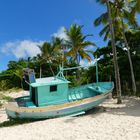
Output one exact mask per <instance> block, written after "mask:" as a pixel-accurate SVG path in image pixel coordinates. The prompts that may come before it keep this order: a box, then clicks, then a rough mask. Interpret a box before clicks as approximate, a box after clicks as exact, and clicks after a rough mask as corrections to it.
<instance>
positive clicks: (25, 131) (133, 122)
mask: <svg viewBox="0 0 140 140" xmlns="http://www.w3.org/2000/svg"><path fill="white" fill-rule="evenodd" d="M4 121H8V120H7V117H6V114H5V112H4V111H3V109H1V110H0V125H1V124H2V123H3V122H4ZM0 139H1V140H87V139H90V140H140V98H135V97H125V98H124V99H123V104H121V105H117V104H116V100H114V99H109V100H106V102H104V103H103V104H102V105H100V107H97V108H96V109H93V110H91V111H89V112H88V113H87V114H86V115H83V116H79V117H62V118H55V119H48V120H43V121H36V122H30V123H26V124H20V125H16V126H10V127H0Z"/></svg>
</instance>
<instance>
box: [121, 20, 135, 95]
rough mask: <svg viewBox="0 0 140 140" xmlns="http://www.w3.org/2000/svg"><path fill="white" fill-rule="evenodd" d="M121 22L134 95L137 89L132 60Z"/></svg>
mask: <svg viewBox="0 0 140 140" xmlns="http://www.w3.org/2000/svg"><path fill="white" fill-rule="evenodd" d="M121 22H122V34H123V39H124V42H125V46H126V48H127V55H128V59H129V64H130V70H131V78H132V89H133V93H134V94H136V91H137V88H136V81H135V76H134V70H133V64H132V59H131V55H130V51H129V45H128V42H127V39H126V36H125V30H124V29H125V27H124V22H123V19H122V18H121Z"/></svg>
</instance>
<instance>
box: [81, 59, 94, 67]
mask: <svg viewBox="0 0 140 140" xmlns="http://www.w3.org/2000/svg"><path fill="white" fill-rule="evenodd" d="M94 64H95V60H92V61H90V62H89V61H87V60H81V61H80V65H81V66H83V67H90V66H93V65H94Z"/></svg>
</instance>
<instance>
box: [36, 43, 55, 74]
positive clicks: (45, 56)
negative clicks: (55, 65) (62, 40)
mask: <svg viewBox="0 0 140 140" xmlns="http://www.w3.org/2000/svg"><path fill="white" fill-rule="evenodd" d="M39 48H40V50H41V55H40V61H41V62H43V61H46V62H47V63H48V64H49V67H50V71H51V72H52V74H53V76H54V71H53V69H52V66H51V64H52V61H53V58H54V47H53V46H52V45H51V43H49V42H44V43H43V45H42V46H39ZM44 63H45V62H44ZM40 68H41V67H40Z"/></svg>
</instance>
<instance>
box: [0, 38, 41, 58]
mask: <svg viewBox="0 0 140 140" xmlns="http://www.w3.org/2000/svg"><path fill="white" fill-rule="evenodd" d="M42 43H43V41H39V42H34V41H32V40H22V41H15V42H7V43H5V44H3V45H2V48H1V50H0V51H1V52H2V53H4V54H6V55H11V54H12V55H14V56H15V57H16V58H25V57H33V56H36V55H37V54H39V53H40V49H39V48H38V45H41V44H42Z"/></svg>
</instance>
